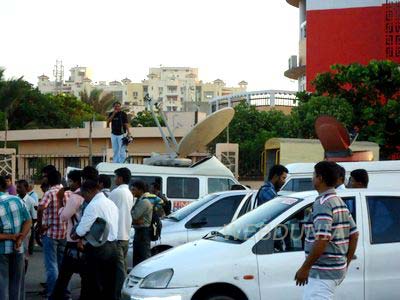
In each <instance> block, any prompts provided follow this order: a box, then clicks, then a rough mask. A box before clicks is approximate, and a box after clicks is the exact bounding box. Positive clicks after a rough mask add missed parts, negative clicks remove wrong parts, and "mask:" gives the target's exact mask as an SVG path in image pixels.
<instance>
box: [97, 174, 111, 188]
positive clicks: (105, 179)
mask: <svg viewBox="0 0 400 300" xmlns="http://www.w3.org/2000/svg"><path fill="white" fill-rule="evenodd" d="M99 186H100V189H101V190H102V189H109V188H111V179H110V177H109V176H107V175H104V174H100V175H99Z"/></svg>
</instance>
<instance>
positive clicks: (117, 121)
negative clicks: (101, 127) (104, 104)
mask: <svg viewBox="0 0 400 300" xmlns="http://www.w3.org/2000/svg"><path fill="white" fill-rule="evenodd" d="M113 108H114V111H113V112H111V113H110V114H109V115H108V118H107V126H108V125H109V124H110V123H111V144H112V148H113V152H114V155H113V162H114V163H123V162H124V161H125V158H126V153H125V148H126V146H125V145H124V144H123V142H122V139H123V138H124V135H125V133H127V134H128V135H129V123H128V116H127V114H126V113H125V112H123V111H122V110H121V103H120V102H115V103H114V104H113Z"/></svg>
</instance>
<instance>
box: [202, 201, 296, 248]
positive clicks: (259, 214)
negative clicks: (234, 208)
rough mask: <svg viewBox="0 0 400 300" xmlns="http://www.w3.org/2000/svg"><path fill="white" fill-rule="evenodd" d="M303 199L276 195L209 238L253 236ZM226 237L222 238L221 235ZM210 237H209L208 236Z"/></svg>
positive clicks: (239, 240)
mask: <svg viewBox="0 0 400 300" xmlns="http://www.w3.org/2000/svg"><path fill="white" fill-rule="evenodd" d="M302 200H303V199H299V198H292V197H277V198H275V199H272V200H270V201H268V202H267V203H265V204H263V205H261V206H260V207H258V208H257V209H255V210H253V211H251V212H249V213H247V214H245V215H244V216H242V217H240V218H239V219H237V220H236V221H234V222H232V223H230V224H229V225H227V226H226V227H224V228H223V229H222V230H221V231H220V233H221V234H218V235H213V236H212V237H211V238H213V239H218V240H225V241H227V242H231V241H232V240H236V241H238V242H244V241H246V240H247V239H249V238H251V237H252V236H254V235H255V234H256V233H257V232H258V231H259V230H260V229H261V228H263V227H264V226H265V225H266V224H268V223H269V222H271V221H272V220H273V219H275V218H276V217H277V216H279V215H280V214H282V213H284V212H285V211H287V210H288V209H290V208H291V207H293V206H294V205H296V204H297V203H299V202H300V201H302ZM223 236H224V237H227V238H225V239H224V238H222V237H223ZM208 239H210V237H208Z"/></svg>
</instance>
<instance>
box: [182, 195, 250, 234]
mask: <svg viewBox="0 0 400 300" xmlns="http://www.w3.org/2000/svg"><path fill="white" fill-rule="evenodd" d="M244 196H245V195H235V196H226V197H223V198H219V199H217V200H216V201H215V202H214V203H212V204H210V205H209V206H208V207H206V208H205V209H203V210H202V211H201V212H199V213H198V214H197V215H196V216H195V217H193V218H192V219H191V220H190V221H188V222H187V223H186V225H185V227H186V228H187V230H188V241H189V242H191V241H195V240H198V239H201V238H202V237H204V236H205V235H206V234H207V233H209V232H211V231H216V230H220V229H221V228H222V227H224V226H225V225H227V224H229V223H230V222H231V221H232V218H233V215H234V214H235V212H236V210H237V208H238V206H239V204H240V202H241V201H242V199H243V197H244Z"/></svg>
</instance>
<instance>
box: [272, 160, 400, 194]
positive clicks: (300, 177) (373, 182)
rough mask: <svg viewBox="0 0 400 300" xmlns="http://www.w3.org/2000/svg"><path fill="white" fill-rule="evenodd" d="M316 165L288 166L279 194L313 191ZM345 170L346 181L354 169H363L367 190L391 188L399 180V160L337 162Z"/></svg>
mask: <svg viewBox="0 0 400 300" xmlns="http://www.w3.org/2000/svg"><path fill="white" fill-rule="evenodd" d="M315 164H316V163H296V164H288V165H287V166H286V168H287V169H288V170H289V174H288V177H287V179H286V184H285V185H284V186H283V187H282V189H281V191H280V192H279V194H280V195H287V194H290V193H293V192H303V191H310V190H313V189H314V187H313V185H312V177H313V173H314V166H315ZM338 164H339V165H341V166H342V167H343V168H345V169H346V179H347V180H348V179H349V177H350V173H351V171H353V170H356V169H365V170H367V172H368V175H369V185H368V187H369V188H393V187H397V186H398V182H399V180H400V160H390V161H368V162H338Z"/></svg>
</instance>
